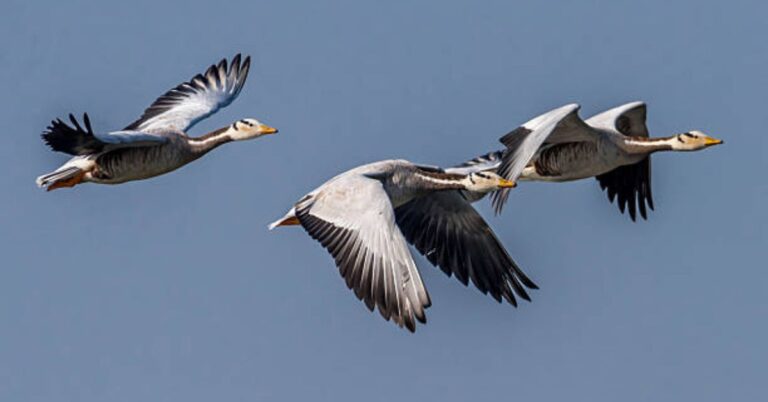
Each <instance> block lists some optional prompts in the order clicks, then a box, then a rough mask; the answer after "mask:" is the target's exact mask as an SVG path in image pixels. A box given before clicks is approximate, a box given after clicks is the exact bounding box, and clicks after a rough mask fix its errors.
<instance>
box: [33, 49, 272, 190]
mask: <svg viewBox="0 0 768 402" xmlns="http://www.w3.org/2000/svg"><path fill="white" fill-rule="evenodd" d="M249 68H250V58H249V57H246V59H245V61H244V62H243V63H242V64H241V62H240V55H239V54H238V55H236V56H235V57H234V58H233V59H232V62H231V64H228V63H227V60H226V59H223V60H221V62H219V64H218V65H212V66H210V67H209V68H208V70H207V71H206V72H205V73H204V74H198V75H196V76H194V77H193V78H192V79H191V80H189V81H187V82H184V83H181V84H179V85H178V86H176V87H175V88H173V89H171V90H169V91H167V92H166V93H165V94H163V95H162V96H160V97H159V98H158V99H157V100H155V102H154V103H152V105H150V106H149V107H148V108H147V109H146V110H145V111H144V113H143V114H142V116H141V117H140V118H139V119H137V120H136V121H134V122H133V123H131V124H130V125H128V126H127V127H126V128H124V129H123V130H120V131H113V132H108V133H97V132H94V130H93V129H92V127H91V123H90V119H89V118H88V115H87V114H85V115H84V116H83V123H84V124H83V125H81V124H80V122H78V121H77V119H75V117H74V116H72V115H71V114H70V115H69V119H70V124H67V123H65V122H63V121H61V120H55V121H53V122H52V123H51V125H50V126H49V127H48V129H47V130H46V132H44V133H43V139H44V140H45V142H46V143H47V144H48V145H49V146H50V147H51V148H52V149H53V150H54V151H59V152H64V153H68V154H70V155H74V157H73V158H72V159H70V160H69V161H68V162H67V163H65V164H64V165H62V166H61V167H60V168H59V169H57V170H55V171H54V172H51V173H49V174H46V175H43V176H40V177H38V179H37V184H38V185H39V186H40V187H45V188H47V189H48V190H53V189H56V188H61V187H72V186H74V185H76V184H79V183H81V182H93V183H101V184H118V183H124V182H127V181H132V180H142V179H147V178H151V177H154V176H158V175H161V174H164V173H168V172H171V171H173V170H176V169H178V168H180V167H182V166H184V165H186V164H188V163H190V162H192V161H194V160H196V159H198V158H200V157H201V156H203V155H205V154H206V153H207V152H209V151H211V150H212V149H214V148H216V147H218V146H219V145H221V144H224V143H227V142H230V141H236V140H246V139H251V138H256V137H259V136H261V135H263V134H271V133H275V132H277V130H275V129H273V128H271V127H268V126H266V125H263V124H261V123H260V122H258V121H257V120H255V119H242V120H239V121H236V122H234V123H232V124H231V125H229V126H227V127H224V128H221V129H218V130H215V131H213V132H211V133H208V134H206V135H203V136H200V137H190V136H188V135H187V134H186V131H187V130H189V129H190V128H192V126H194V125H195V124H197V122H199V121H200V120H202V119H205V118H207V117H208V116H210V115H212V114H214V113H216V112H217V111H218V110H219V109H221V108H223V107H226V106H227V105H229V104H230V103H232V101H233V100H235V99H236V98H237V96H238V95H239V94H240V91H241V90H242V88H243V85H244V84H245V80H246V78H247V77H248V71H249Z"/></svg>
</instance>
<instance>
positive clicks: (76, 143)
mask: <svg viewBox="0 0 768 402" xmlns="http://www.w3.org/2000/svg"><path fill="white" fill-rule="evenodd" d="M69 120H70V122H72V126H70V125H69V124H67V123H65V122H63V121H61V119H56V120H54V121H52V122H51V125H50V126H48V128H47V129H46V130H45V132H43V135H42V137H43V141H45V143H46V144H48V146H50V147H51V149H53V150H54V151H57V152H64V153H67V154H70V155H90V154H95V153H99V152H103V151H108V150H110V149H115V148H121V147H138V146H153V145H160V144H164V143H166V142H167V141H168V138H166V137H164V136H162V135H158V134H152V133H143V132H138V131H116V132H112V133H108V134H96V133H94V132H93V128H91V120H90V118H88V114H87V113H86V114H84V115H83V124H84V125H85V128H83V126H81V125H80V123H79V122H78V121H77V119H76V118H75V116H73V115H72V114H70V115H69Z"/></svg>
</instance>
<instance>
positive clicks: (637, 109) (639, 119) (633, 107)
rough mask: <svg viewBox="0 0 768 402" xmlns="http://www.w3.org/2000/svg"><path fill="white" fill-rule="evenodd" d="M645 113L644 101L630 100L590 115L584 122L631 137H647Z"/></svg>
mask: <svg viewBox="0 0 768 402" xmlns="http://www.w3.org/2000/svg"><path fill="white" fill-rule="evenodd" d="M646 114H647V108H646V106H645V102H641V101H637V102H630V103H625V104H623V105H621V106H617V107H615V108H613V109H609V110H606V111H605V112H602V113H600V114H597V115H595V116H592V117H590V118H589V119H587V120H586V123H587V124H589V125H590V126H592V127H595V128H600V129H604V130H608V131H613V132H618V133H621V134H624V135H628V136H632V137H648V127H647V126H646V124H645V118H646Z"/></svg>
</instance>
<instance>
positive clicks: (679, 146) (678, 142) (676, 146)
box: [671, 130, 723, 151]
mask: <svg viewBox="0 0 768 402" xmlns="http://www.w3.org/2000/svg"><path fill="white" fill-rule="evenodd" d="M671 143H672V149H673V150H675V151H698V150H700V149H704V148H708V147H711V146H713V145H719V144H722V143H723V141H722V140H718V139H717V138H712V137H710V136H708V135H706V134H704V133H702V132H701V131H698V130H693V131H688V132H687V133H682V134H678V135H676V136H675V137H674V138H673V139H672V141H671Z"/></svg>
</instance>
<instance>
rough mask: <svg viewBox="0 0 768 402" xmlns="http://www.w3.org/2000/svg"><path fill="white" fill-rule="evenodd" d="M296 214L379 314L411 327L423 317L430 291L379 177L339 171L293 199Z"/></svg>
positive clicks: (370, 307)
mask: <svg viewBox="0 0 768 402" xmlns="http://www.w3.org/2000/svg"><path fill="white" fill-rule="evenodd" d="M296 216H297V217H298V219H299V222H300V223H301V225H302V226H303V227H304V229H305V230H306V231H307V232H308V233H309V235H310V236H311V237H312V238H313V239H315V240H317V241H319V242H320V244H322V245H323V247H325V248H326V249H327V250H328V252H329V253H331V255H332V256H333V258H334V260H335V261H336V266H337V267H338V268H339V272H340V273H341V276H342V277H343V278H344V279H345V280H346V282H347V287H349V288H350V289H352V290H354V292H355V295H356V296H357V298H358V299H360V300H362V301H363V302H365V305H366V306H367V307H368V309H370V310H371V311H373V309H374V307H378V309H379V313H381V315H382V317H384V318H385V319H386V320H389V319H390V318H391V319H392V320H393V321H394V322H395V323H396V324H397V325H399V326H400V327H403V326H405V327H406V328H408V329H409V330H410V331H414V330H415V329H416V320H418V321H420V322H422V323H423V322H426V316H425V314H424V309H425V308H427V307H429V305H430V301H429V295H428V294H427V290H426V289H425V288H424V284H423V283H422V281H421V276H420V275H419V272H418V271H417V269H416V265H415V264H414V262H413V258H412V257H411V254H410V252H409V251H408V245H407V244H406V242H405V239H404V238H403V235H402V233H400V231H399V230H398V228H397V226H396V224H395V217H394V211H393V210H392V204H391V203H390V201H389V197H388V196H387V193H386V192H385V190H384V188H383V186H382V183H381V182H380V181H378V180H376V179H371V178H368V177H365V176H361V175H357V174H354V175H350V176H346V177H340V178H338V179H336V180H334V181H332V182H330V183H327V184H326V185H324V186H323V187H321V189H320V190H319V191H318V192H317V193H316V194H315V195H314V196H309V197H307V198H305V199H304V200H302V201H300V202H299V203H298V204H296Z"/></svg>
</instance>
